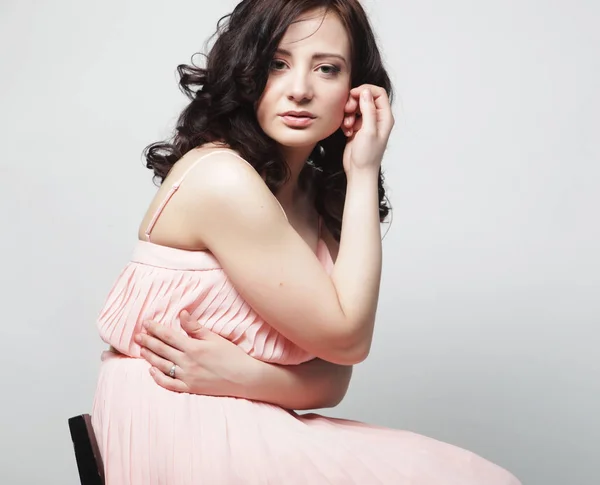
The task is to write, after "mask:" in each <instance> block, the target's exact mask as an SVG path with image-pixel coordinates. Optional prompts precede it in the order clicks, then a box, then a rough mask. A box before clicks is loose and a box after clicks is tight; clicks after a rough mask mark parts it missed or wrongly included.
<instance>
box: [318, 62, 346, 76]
mask: <svg viewBox="0 0 600 485" xmlns="http://www.w3.org/2000/svg"><path fill="white" fill-rule="evenodd" d="M319 69H321V72H322V73H323V74H327V75H328V76H335V75H336V74H338V73H339V72H340V71H341V69H340V68H339V67H338V66H333V65H329V64H326V65H323V66H319Z"/></svg>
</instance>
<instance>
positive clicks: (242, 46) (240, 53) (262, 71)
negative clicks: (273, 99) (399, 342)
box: [144, 0, 393, 240]
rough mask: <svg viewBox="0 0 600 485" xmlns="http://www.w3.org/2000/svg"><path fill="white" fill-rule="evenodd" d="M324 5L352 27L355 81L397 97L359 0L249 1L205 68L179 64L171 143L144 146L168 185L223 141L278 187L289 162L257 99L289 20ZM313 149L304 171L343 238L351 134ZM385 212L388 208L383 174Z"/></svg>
mask: <svg viewBox="0 0 600 485" xmlns="http://www.w3.org/2000/svg"><path fill="white" fill-rule="evenodd" d="M317 9H323V10H324V11H325V12H326V13H327V12H332V13H334V14H336V15H337V16H338V17H339V19H340V20H341V22H342V23H343V25H344V26H345V28H346V31H347V32H348V37H349V39H350V47H351V66H352V73H351V84H352V87H356V86H360V85H362V84H374V85H377V86H381V87H383V88H384V89H385V90H386V91H387V93H388V96H389V97H390V100H391V99H392V95H393V93H392V85H391V82H390V79H389V77H388V74H387V72H386V70H385V68H384V66H383V62H382V59H381V55H380V52H379V49H378V47H377V42H376V40H375V36H374V34H373V30H372V28H371V25H370V23H369V20H368V18H367V15H366V13H365V11H364V10H363V8H362V6H361V5H360V3H359V2H358V0H244V1H242V2H241V3H239V4H238V5H237V6H236V7H235V9H234V11H233V12H232V13H230V14H228V15H226V16H224V17H222V18H221V19H220V20H219V21H218V23H217V30H216V32H215V34H214V36H213V37H216V40H215V43H214V45H213V46H212V48H211V49H210V51H209V53H208V55H206V56H205V57H206V65H205V67H199V66H196V65H194V63H193V62H192V64H191V65H186V64H181V65H179V66H177V72H178V74H179V79H180V80H179V87H180V89H181V90H182V91H183V93H184V94H185V95H186V96H187V97H188V98H189V99H190V103H189V104H188V106H187V107H186V108H185V109H184V110H183V112H182V113H181V115H180V116H179V119H178V122H177V126H176V129H175V134H174V136H173V138H172V139H171V140H170V141H166V142H157V143H153V144H151V145H149V146H147V147H146V148H145V150H144V156H145V158H146V166H147V167H148V168H150V169H152V170H153V171H154V179H155V182H157V183H162V181H163V180H164V178H165V177H166V176H167V174H168V173H169V171H170V170H171V168H172V167H173V165H174V164H175V162H177V160H179V159H180V158H181V157H182V156H183V155H184V154H185V153H186V152H188V151H189V150H191V149H193V148H195V147H198V146H200V145H202V144H204V143H209V142H217V141H224V142H226V143H227V145H228V146H230V147H231V148H232V149H233V150H235V151H237V152H238V153H239V154H240V155H241V156H242V157H243V158H245V159H246V160H248V162H250V163H251V164H252V165H253V166H254V168H255V169H256V170H257V171H258V172H259V173H260V174H262V175H263V176H264V177H265V182H266V183H267V185H268V187H269V189H270V190H271V191H272V192H273V193H274V194H276V193H277V190H278V189H279V187H281V185H282V184H283V183H285V181H286V180H287V178H288V177H289V168H288V166H287V164H286V162H285V160H284V159H283V158H282V156H281V154H280V152H279V150H278V148H277V144H276V142H275V141H274V140H273V139H271V138H270V137H269V136H267V135H266V134H265V133H264V131H263V130H262V129H261V127H260V125H259V124H258V121H257V120H256V114H255V110H254V105H255V103H256V102H257V100H258V99H259V98H260V96H261V94H262V92H263V90H264V88H265V86H266V83H267V78H268V75H269V67H270V64H271V61H272V58H273V56H274V54H275V51H276V49H277V46H278V45H279V42H280V41H281V38H282V37H283V35H284V34H285V31H286V30H287V28H288V26H289V25H290V24H291V23H292V22H294V21H295V20H296V19H297V18H298V17H300V16H301V15H302V14H304V13H306V12H308V11H312V10H317ZM320 145H321V146H322V148H323V150H320V149H319V148H318V147H316V148H315V150H314V151H313V153H312V154H311V156H310V160H311V162H312V163H310V164H307V165H306V166H305V168H304V169H303V171H302V173H301V175H300V183H301V184H304V185H305V186H307V185H309V184H310V185H312V187H313V189H314V192H315V207H316V210H317V211H318V212H319V214H321V216H322V217H323V221H324V223H325V225H326V226H327V228H328V229H329V230H330V231H331V233H332V234H333V236H334V237H335V238H336V239H337V240H339V238H340V233H341V224H342V214H343V210H344V201H345V196H346V183H347V180H346V174H345V172H344V169H343V165H342V157H343V153H344V148H345V146H346V137H345V135H344V134H343V133H342V130H341V129H338V130H337V131H336V132H335V133H333V134H332V135H331V136H329V137H328V138H326V139H324V140H322V141H321V142H320ZM379 201H380V202H379V214H380V220H381V221H382V222H383V221H384V220H385V218H386V216H387V215H388V213H389V209H390V208H389V206H388V202H387V199H386V197H385V189H384V186H383V174H382V172H381V171H380V174H379Z"/></svg>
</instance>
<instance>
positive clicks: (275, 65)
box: [269, 59, 342, 77]
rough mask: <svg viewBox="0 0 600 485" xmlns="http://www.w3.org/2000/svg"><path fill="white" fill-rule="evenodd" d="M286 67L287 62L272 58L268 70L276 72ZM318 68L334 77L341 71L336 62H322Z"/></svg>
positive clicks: (326, 74)
mask: <svg viewBox="0 0 600 485" xmlns="http://www.w3.org/2000/svg"><path fill="white" fill-rule="evenodd" d="M286 67H287V64H286V63H285V62H284V61H282V60H281V59H273V60H272V61H271V64H270V65H269V70H271V71H276V72H278V71H283V70H284V69H285V68H286ZM318 69H320V70H321V72H322V73H323V74H324V75H325V76H327V77H336V76H337V75H338V74H339V73H340V72H341V71H342V68H341V66H338V65H336V64H322V65H320V66H319V67H318ZM323 69H326V71H323Z"/></svg>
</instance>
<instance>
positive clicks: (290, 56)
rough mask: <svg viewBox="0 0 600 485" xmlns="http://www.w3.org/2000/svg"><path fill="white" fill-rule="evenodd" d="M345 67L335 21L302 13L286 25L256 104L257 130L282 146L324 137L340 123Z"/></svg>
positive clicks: (346, 50)
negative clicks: (258, 125)
mask: <svg viewBox="0 0 600 485" xmlns="http://www.w3.org/2000/svg"><path fill="white" fill-rule="evenodd" d="M350 69H351V66H350V41H349V39H348V34H347V33H346V29H345V28H344V26H343V24H342V23H341V21H340V20H339V18H338V17H337V16H336V15H335V14H332V13H328V14H327V15H326V16H325V18H323V11H311V12H308V13H306V14H305V15H303V16H302V17H300V18H299V19H298V20H297V21H296V22H294V23H293V24H291V25H290V26H289V28H288V29H287V31H286V33H285V35H284V36H283V38H282V40H281V43H280V44H279V46H278V50H277V52H276V53H275V56H274V58H273V60H272V62H271V66H270V73H269V78H268V81H267V85H266V87H265V90H264V92H263V93H262V95H261V97H260V99H259V100H258V103H257V106H256V117H257V119H258V123H259V124H260V126H261V128H262V129H263V130H264V132H265V133H266V134H267V135H268V136H270V137H271V138H272V139H274V140H275V141H276V142H278V143H279V144H281V145H283V146H286V147H308V146H311V145H312V146H314V145H315V144H316V143H317V142H319V141H320V140H323V139H324V138H327V137H328V136H330V135H331V134H333V133H334V132H335V131H336V130H337V129H338V128H339V127H340V126H341V125H342V121H343V119H344V106H345V104H346V101H348V96H349V93H350V88H351V86H350V73H351V70H350Z"/></svg>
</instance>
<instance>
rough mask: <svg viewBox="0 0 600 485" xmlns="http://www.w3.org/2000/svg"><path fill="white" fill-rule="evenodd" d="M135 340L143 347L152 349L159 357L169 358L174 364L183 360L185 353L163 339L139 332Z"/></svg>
mask: <svg viewBox="0 0 600 485" xmlns="http://www.w3.org/2000/svg"><path fill="white" fill-rule="evenodd" d="M134 340H135V341H136V343H138V344H139V345H140V346H141V347H145V348H146V349H149V350H151V351H152V352H154V353H155V354H156V355H158V356H159V357H162V358H163V359H166V360H169V361H171V362H173V363H174V364H176V363H178V362H180V361H181V356H182V355H183V353H182V352H181V351H180V350H178V349H176V348H173V347H171V346H170V345H167V344H166V343H164V342H163V341H162V340H159V339H158V338H156V337H154V336H152V335H150V334H143V333H139V334H137V335H136V336H135V338H134Z"/></svg>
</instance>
